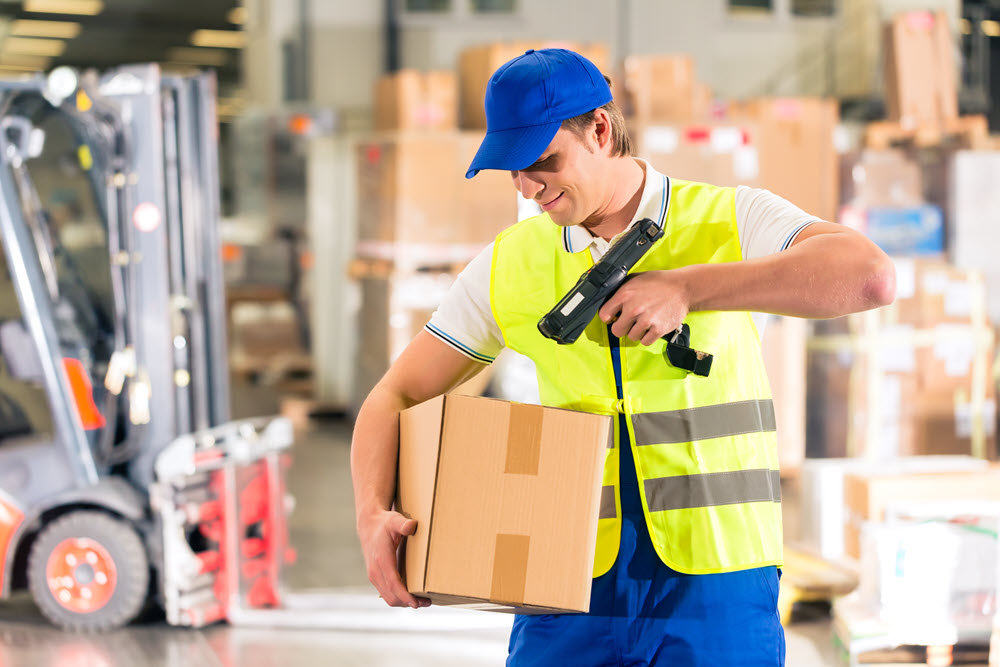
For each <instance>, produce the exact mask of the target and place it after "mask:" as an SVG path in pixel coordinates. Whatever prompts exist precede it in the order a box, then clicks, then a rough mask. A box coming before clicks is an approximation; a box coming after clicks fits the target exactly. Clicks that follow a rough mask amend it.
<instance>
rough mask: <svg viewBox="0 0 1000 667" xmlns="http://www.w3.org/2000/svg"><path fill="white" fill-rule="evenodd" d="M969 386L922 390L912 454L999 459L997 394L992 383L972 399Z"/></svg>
mask: <svg viewBox="0 0 1000 667" xmlns="http://www.w3.org/2000/svg"><path fill="white" fill-rule="evenodd" d="M974 396H976V394H975V393H970V392H969V390H967V389H966V390H962V389H958V390H948V389H943V390H937V391H926V390H925V391H923V392H921V393H920V395H918V396H917V397H916V399H915V401H914V413H913V420H914V423H915V428H914V432H915V433H916V439H915V443H914V446H915V448H914V451H913V452H912V453H913V454H917V455H921V456H926V455H933V454H961V455H969V454H972V455H973V456H979V457H983V458H987V459H996V453H997V450H996V396H995V392H994V390H993V387H992V385H989V389H988V390H987V391H985V392H983V393H981V394H979V399H978V400H973V398H972V397H974Z"/></svg>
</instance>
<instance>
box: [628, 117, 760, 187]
mask: <svg viewBox="0 0 1000 667" xmlns="http://www.w3.org/2000/svg"><path fill="white" fill-rule="evenodd" d="M628 124H629V135H630V136H631V138H632V141H633V143H634V146H635V150H636V154H637V155H638V156H640V157H642V158H644V159H646V160H649V163H650V165H652V167H653V168H654V169H656V170H657V171H660V172H662V173H665V174H667V175H668V176H670V177H672V178H678V179H683V180H686V181H697V182H701V183H711V184H712V185H719V186H730V187H733V186H736V185H750V186H757V185H760V158H759V156H758V152H757V146H756V143H755V139H756V128H755V127H754V126H752V125H751V124H749V123H732V122H731V123H727V122H721V121H703V122H700V123H687V124H674V123H669V122H666V121H652V120H646V121H643V120H639V119H635V118H631V119H629V121H628Z"/></svg>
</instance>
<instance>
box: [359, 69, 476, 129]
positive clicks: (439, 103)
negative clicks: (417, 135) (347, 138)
mask: <svg viewBox="0 0 1000 667" xmlns="http://www.w3.org/2000/svg"><path fill="white" fill-rule="evenodd" d="M456 127H458V79H457V77H456V76H455V73H454V72H450V71H441V72H419V71H417V70H413V69H405V70H401V71H399V72H395V73H394V74H390V75H387V76H382V77H380V78H379V79H378V81H377V82H376V83H375V129H376V130H451V129H455V128H456Z"/></svg>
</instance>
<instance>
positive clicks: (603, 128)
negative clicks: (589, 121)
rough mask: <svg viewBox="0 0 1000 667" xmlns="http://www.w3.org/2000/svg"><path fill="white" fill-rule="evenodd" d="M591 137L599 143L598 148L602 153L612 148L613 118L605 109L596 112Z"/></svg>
mask: <svg viewBox="0 0 1000 667" xmlns="http://www.w3.org/2000/svg"><path fill="white" fill-rule="evenodd" d="M591 136H592V137H593V138H594V140H595V141H596V142H597V148H598V149H599V150H601V151H603V150H605V149H607V148H608V147H609V146H611V144H612V141H611V117H610V116H609V115H608V112H607V111H605V110H604V109H595V110H594V128H593V131H592V134H591Z"/></svg>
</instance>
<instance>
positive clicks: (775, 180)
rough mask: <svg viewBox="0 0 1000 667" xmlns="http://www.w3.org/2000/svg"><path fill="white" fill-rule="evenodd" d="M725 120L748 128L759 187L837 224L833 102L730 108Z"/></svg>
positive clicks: (759, 102)
mask: <svg viewBox="0 0 1000 667" xmlns="http://www.w3.org/2000/svg"><path fill="white" fill-rule="evenodd" d="M729 113H730V115H731V116H732V117H734V118H740V119H744V120H746V121H748V122H751V123H753V124H754V125H755V126H756V128H757V133H756V141H755V145H756V146H757V150H758V152H759V154H760V178H759V181H760V186H761V187H763V188H766V189H768V190H770V191H771V192H774V193H775V194H778V195H781V196H782V197H784V198H785V199H787V200H788V201H790V202H792V203H793V204H795V205H796V206H798V207H799V208H801V209H802V210H804V211H806V212H807V213H811V214H812V215H815V216H817V217H819V218H822V219H823V220H830V221H833V220H836V215H837V206H838V203H839V202H838V201H837V195H838V192H839V184H838V181H839V178H840V162H839V156H838V154H837V149H836V146H835V143H834V134H835V131H836V129H837V124H838V123H839V121H840V111H839V107H838V106H837V102H836V101H835V100H831V99H822V98H810V97H796V98H762V99H754V100H749V101H747V102H743V103H739V104H735V105H732V107H731V108H730V112H729Z"/></svg>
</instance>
